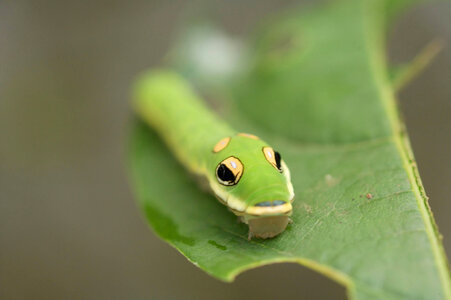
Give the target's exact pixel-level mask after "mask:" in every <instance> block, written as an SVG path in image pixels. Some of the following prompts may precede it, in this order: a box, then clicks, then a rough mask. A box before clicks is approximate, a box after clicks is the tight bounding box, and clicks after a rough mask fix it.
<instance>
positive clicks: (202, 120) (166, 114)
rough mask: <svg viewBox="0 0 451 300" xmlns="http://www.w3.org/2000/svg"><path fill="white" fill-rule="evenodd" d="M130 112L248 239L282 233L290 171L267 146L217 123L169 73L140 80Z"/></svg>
mask: <svg viewBox="0 0 451 300" xmlns="http://www.w3.org/2000/svg"><path fill="white" fill-rule="evenodd" d="M134 108H135V111H136V112H137V113H138V114H139V115H140V116H141V118H142V119H144V120H145V121H146V122H147V123H148V124H149V125H150V126H151V127H152V128H154V129H155V130H156V132H157V133H158V134H159V136H160V137H161V138H162V139H163V140H164V141H165V143H166V144H167V146H168V147H169V149H170V150H171V151H172V153H173V154H174V156H175V157H177V159H178V160H179V161H180V162H181V163H182V164H183V165H184V166H185V167H186V168H187V169H188V170H189V171H191V172H192V173H194V174H196V175H200V176H201V177H203V178H205V179H206V180H207V181H208V184H209V187H210V188H211V190H212V192H213V194H214V195H215V196H216V197H217V198H218V199H219V201H220V202H221V203H223V204H224V205H226V206H227V207H228V208H229V210H231V211H232V212H233V213H234V214H235V215H237V216H238V217H239V218H240V220H241V221H242V222H244V223H246V224H248V225H249V239H250V238H252V237H257V238H272V237H274V236H276V235H278V234H280V233H281V232H283V231H284V230H285V228H286V226H287V224H288V223H289V222H290V219H289V216H290V215H291V212H292V205H291V202H292V201H293V199H294V192H293V186H292V184H291V179H290V171H289V170H288V167H287V165H286V164H285V162H284V161H283V160H282V157H281V155H280V154H279V153H278V152H277V151H275V150H274V149H273V148H272V147H271V146H269V145H268V144H267V143H266V142H264V141H263V140H261V139H259V138H258V137H256V136H255V135H252V134H246V133H239V132H237V131H235V130H233V129H232V128H231V127H229V126H228V125H227V124H226V123H225V122H223V121H221V120H219V119H218V117H217V116H216V115H214V114H213V113H212V112H211V111H210V110H209V109H208V108H207V107H205V106H204V104H203V103H202V101H201V100H200V99H199V97H198V96H197V95H196V94H195V93H194V91H193V90H192V88H191V87H190V86H189V84H188V83H187V82H186V81H185V80H184V79H183V78H182V77H181V76H179V75H178V74H176V73H174V72H171V71H164V70H160V71H153V72H150V73H148V74H146V75H144V76H142V78H141V79H140V80H139V81H138V84H137V87H136V94H135V99H134Z"/></svg>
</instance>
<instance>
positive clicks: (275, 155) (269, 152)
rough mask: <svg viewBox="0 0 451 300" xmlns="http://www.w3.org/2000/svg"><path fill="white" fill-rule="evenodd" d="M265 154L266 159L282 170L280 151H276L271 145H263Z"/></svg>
mask: <svg viewBox="0 0 451 300" xmlns="http://www.w3.org/2000/svg"><path fill="white" fill-rule="evenodd" d="M262 151H263V154H264V155H265V158H266V160H267V161H268V162H269V163H270V164H271V165H273V166H274V168H276V169H277V170H279V171H280V172H282V163H281V159H282V158H281V156H280V154H279V152H277V151H274V149H273V148H271V147H263V149H262Z"/></svg>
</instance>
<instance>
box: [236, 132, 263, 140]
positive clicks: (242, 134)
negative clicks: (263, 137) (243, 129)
mask: <svg viewBox="0 0 451 300" xmlns="http://www.w3.org/2000/svg"><path fill="white" fill-rule="evenodd" d="M237 135H238V136H244V137H247V138H250V139H253V140H258V139H259V138H258V136H255V135H253V134H250V133H238V134H237Z"/></svg>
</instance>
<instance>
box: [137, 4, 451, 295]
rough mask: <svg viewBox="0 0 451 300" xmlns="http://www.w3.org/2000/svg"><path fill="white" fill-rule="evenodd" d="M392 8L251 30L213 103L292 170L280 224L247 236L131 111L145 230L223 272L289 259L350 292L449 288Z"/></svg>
mask: <svg viewBox="0 0 451 300" xmlns="http://www.w3.org/2000/svg"><path fill="white" fill-rule="evenodd" d="M402 2H403V3H404V2H405V1H402ZM392 6H393V7H398V6H397V5H392ZM387 7H388V6H386V5H385V3H384V2H383V1H379V0H374V1H360V0H358V1H357V0H348V1H344V0H343V1H331V3H330V4H328V5H327V6H324V7H320V8H318V9H315V10H309V11H306V12H304V13H302V14H300V15H299V14H293V15H292V16H291V17H286V16H285V17H284V18H283V19H282V20H281V21H279V22H278V23H277V24H276V25H272V26H271V27H269V29H268V30H266V31H265V32H264V33H263V34H262V35H261V36H260V37H258V38H257V39H256V41H255V51H254V55H253V57H254V61H255V65H254V66H253V67H252V68H251V70H250V71H249V72H248V73H247V75H246V76H243V77H241V78H240V79H239V80H238V81H237V84H236V85H235V87H234V88H230V91H229V95H227V96H230V95H233V97H224V95H216V98H217V99H229V98H233V99H234V101H233V102H231V101H230V102H224V103H222V104H223V106H226V107H227V108H228V113H227V115H226V116H225V118H226V119H228V120H229V121H231V120H233V124H234V127H235V128H236V129H238V130H240V131H251V132H252V133H256V134H257V135H260V136H262V137H264V138H265V140H267V141H268V142H270V143H271V144H272V145H276V146H277V148H278V149H279V150H280V152H281V153H282V154H283V156H284V158H285V160H286V162H287V164H288V166H289V167H290V170H291V172H292V179H293V185H294V188H295V192H296V200H295V202H294V203H293V204H294V214H293V217H292V219H293V224H292V225H291V226H290V227H288V228H287V230H286V231H285V232H284V233H283V234H281V235H279V236H278V237H276V238H274V239H270V240H258V239H254V240H252V241H248V240H247V226H246V225H244V224H239V223H237V222H236V218H235V216H234V215H233V214H232V213H230V212H228V211H227V209H226V208H225V207H224V206H222V205H221V204H219V203H218V202H217V201H216V200H215V198H214V197H213V196H211V195H209V194H207V193H205V192H203V191H202V190H201V189H199V187H198V186H197V184H196V181H195V179H194V178H192V177H191V176H189V174H187V172H186V171H185V170H184V169H183V168H182V167H181V165H180V164H179V163H178V162H177V161H176V160H175V159H174V157H173V156H171V154H170V153H169V152H168V149H167V148H166V147H165V146H164V145H163V143H162V142H161V140H160V139H159V138H158V137H157V135H156V134H155V133H154V132H153V131H152V130H151V129H149V128H148V127H147V126H146V125H145V124H142V123H141V122H139V121H137V122H135V126H134V130H133V134H132V138H131V147H130V162H131V173H132V182H133V184H134V187H135V191H136V196H137V198H138V200H139V203H140V205H141V207H142V209H143V210H144V212H145V214H146V216H147V219H148V221H149V223H150V225H151V226H152V228H153V230H154V231H155V232H156V233H157V234H158V235H159V236H160V237H161V238H162V239H164V240H166V241H167V242H168V243H170V244H171V245H173V246H174V247H175V248H177V249H178V250H179V251H180V252H181V253H182V254H183V255H185V256H186V257H187V259H188V260H190V261H191V262H192V263H194V264H195V265H196V266H198V267H200V268H202V269H203V270H205V271H206V272H208V273H209V274H211V275H212V276H215V277H217V278H219V279H222V280H225V281H232V280H233V279H234V278H235V277H236V276H237V275H238V274H239V273H241V272H243V271H245V270H248V269H250V268H255V267H258V266H262V265H265V264H269V263H276V262H295V263H300V264H302V265H305V266H307V267H310V268H312V269H314V270H316V271H318V272H320V273H322V274H324V275H326V276H329V277H330V278H332V279H334V280H336V281H338V282H340V283H342V284H343V285H345V286H346V287H347V289H348V293H349V296H350V298H353V299H444V298H449V297H451V292H450V281H449V271H448V269H447V262H446V257H445V255H444V251H443V247H442V245H441V242H440V238H439V233H438V231H437V228H436V226H435V223H434V220H433V217H432V214H431V212H430V210H429V206H428V204H427V197H426V196H425V193H424V190H423V187H422V185H421V180H420V178H419V176H418V173H417V169H416V165H415V161H414V159H413V156H412V153H411V150H410V146H409V142H408V139H407V137H406V134H405V132H404V130H403V125H402V123H401V122H400V120H399V117H398V114H397V110H396V105H395V100H394V96H393V94H394V91H393V89H392V87H391V84H390V81H389V78H388V71H387V66H386V60H385V56H384V33H385V23H386V20H385V17H386V16H388V15H390V16H391V15H392V11H387V10H386V9H387ZM222 92H223V91H222ZM222 92H221V93H222ZM224 101H226V100H224ZM244 117H245V118H244Z"/></svg>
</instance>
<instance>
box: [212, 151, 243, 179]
mask: <svg viewBox="0 0 451 300" xmlns="http://www.w3.org/2000/svg"><path fill="white" fill-rule="evenodd" d="M243 171H244V166H243V164H242V163H241V161H240V160H239V159H238V158H236V157H234V156H230V157H229V158H226V159H224V160H223V161H222V162H220V163H219V165H218V166H217V167H216V178H217V179H218V181H219V183H220V184H222V185H227V186H231V185H235V184H237V183H238V181H240V178H241V176H242V175H243Z"/></svg>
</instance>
